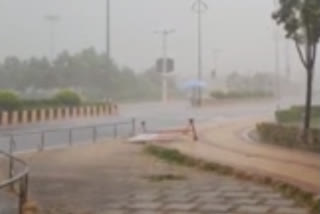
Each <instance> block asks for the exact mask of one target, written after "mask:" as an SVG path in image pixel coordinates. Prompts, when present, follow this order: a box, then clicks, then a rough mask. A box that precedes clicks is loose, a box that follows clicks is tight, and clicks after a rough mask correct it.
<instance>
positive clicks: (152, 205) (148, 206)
mask: <svg viewBox="0 0 320 214" xmlns="http://www.w3.org/2000/svg"><path fill="white" fill-rule="evenodd" d="M161 205H162V204H161V203H159V202H141V203H132V204H128V205H127V206H126V208H128V209H140V210H158V209H159V208H160V207H161Z"/></svg>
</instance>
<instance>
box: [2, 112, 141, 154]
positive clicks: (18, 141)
mask: <svg viewBox="0 0 320 214" xmlns="http://www.w3.org/2000/svg"><path fill="white" fill-rule="evenodd" d="M135 133H136V119H134V118H133V119H127V120H123V121H117V122H110V123H102V124H95V125H91V126H72V127H61V128H55V129H44V130H36V131H27V132H19V133H15V132H11V133H3V134H1V135H0V150H3V151H7V152H9V151H10V152H12V153H14V152H30V151H32V152H34V151H44V150H45V149H54V148H63V147H66V146H73V145H77V144H78V145H80V144H87V143H97V142H98V141H102V140H108V139H121V138H129V137H131V136H133V135H135Z"/></svg>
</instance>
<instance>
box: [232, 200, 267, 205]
mask: <svg viewBox="0 0 320 214" xmlns="http://www.w3.org/2000/svg"><path fill="white" fill-rule="evenodd" d="M260 201H261V200H258V199H256V198H237V199H234V200H232V201H231V202H232V203H234V204H237V205H257V204H258V203H259V202H260Z"/></svg>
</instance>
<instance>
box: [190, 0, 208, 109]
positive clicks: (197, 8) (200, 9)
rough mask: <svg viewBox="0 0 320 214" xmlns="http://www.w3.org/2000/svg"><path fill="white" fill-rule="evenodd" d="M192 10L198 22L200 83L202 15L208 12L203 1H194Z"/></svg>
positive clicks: (199, 96)
mask: <svg viewBox="0 0 320 214" xmlns="http://www.w3.org/2000/svg"><path fill="white" fill-rule="evenodd" d="M192 10H193V11H194V12H195V13H196V14H197V21H198V75H197V77H198V81H199V82H200V81H202V69H203V67H202V66H203V64H202V14H203V13H204V12H206V11H207V10H208V5H207V4H206V3H205V2H204V1H203V0H196V2H194V4H193V5H192ZM198 90H199V91H198V104H199V105H201V104H202V89H201V88H200V87H199V89H198Z"/></svg>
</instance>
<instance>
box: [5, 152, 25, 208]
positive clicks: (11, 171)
mask: <svg viewBox="0 0 320 214" xmlns="http://www.w3.org/2000/svg"><path fill="white" fill-rule="evenodd" d="M11 152H12V151H11ZM0 162H1V163H2V164H1V166H2V167H1V169H0V170H1V177H0V191H8V192H11V194H14V195H15V196H16V199H17V207H18V210H17V212H18V213H19V214H23V206H24V205H25V204H26V203H27V200H28V188H29V167H28V165H27V164H26V163H25V162H24V161H23V160H21V159H19V158H16V157H14V156H13V154H12V153H6V152H3V151H0Z"/></svg>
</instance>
